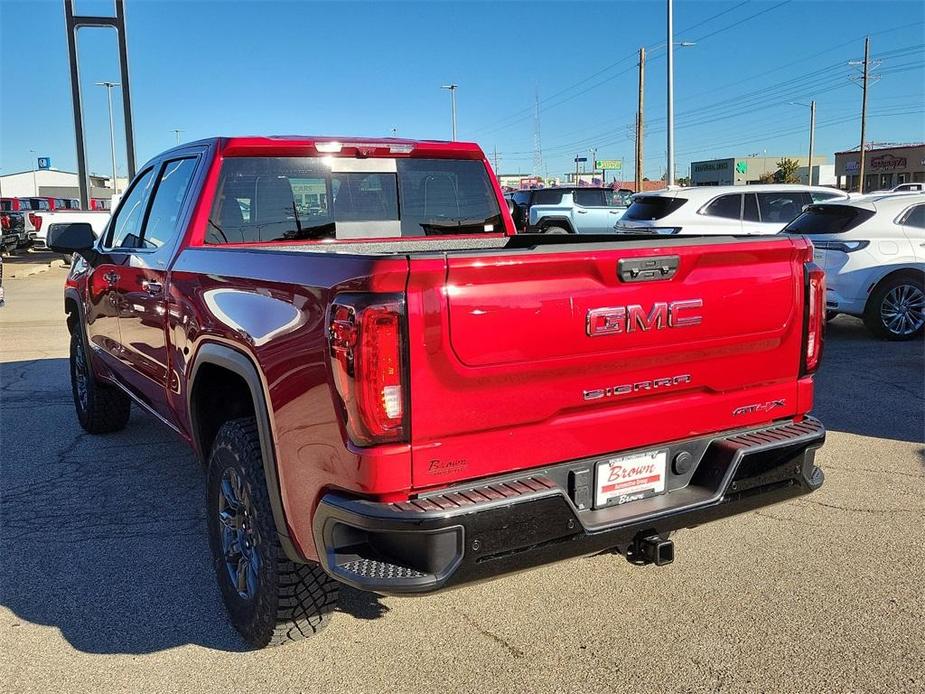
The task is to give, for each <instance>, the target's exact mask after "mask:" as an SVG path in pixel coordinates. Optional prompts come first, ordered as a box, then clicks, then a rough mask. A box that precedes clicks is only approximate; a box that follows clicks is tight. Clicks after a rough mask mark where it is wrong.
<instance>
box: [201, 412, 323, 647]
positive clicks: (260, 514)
mask: <svg viewBox="0 0 925 694" xmlns="http://www.w3.org/2000/svg"><path fill="white" fill-rule="evenodd" d="M207 504H208V506H207V509H208V525H209V545H210V547H211V550H212V559H213V564H214V568H215V575H216V578H217V579H218V584H219V588H220V589H221V592H222V599H223V600H224V602H225V608H226V610H227V612H228V617H229V619H230V621H231V624H232V626H234V628H235V629H236V630H237V631H238V633H240V634H241V636H242V637H243V638H244V640H245V641H247V642H248V643H249V644H250V645H252V646H254V647H256V648H263V647H265V646H279V645H282V644H285V643H289V642H292V641H299V640H301V639H304V638H307V637H309V636H313V635H314V634H317V633H318V632H319V631H321V630H322V629H323V628H324V627H325V626H327V624H328V622H329V621H330V619H331V614H332V613H333V612H334V608H335V607H336V605H337V587H338V584H337V582H336V581H335V580H334V579H332V578H331V577H330V576H328V575H327V574H326V573H325V572H324V571H323V570H322V569H321V566H320V565H318V564H317V563H314V562H311V563H305V564H301V563H296V562H293V561H291V560H290V559H289V558H288V557H287V556H286V554H285V552H284V551H283V548H282V547H281V546H280V544H279V540H278V538H277V534H276V524H275V522H274V521H273V511H272V509H271V507H270V498H269V494H268V492H267V484H266V478H265V477H264V473H263V457H262V455H261V451H260V438H259V435H258V433H257V422H256V420H255V419H254V418H253V417H247V418H242V419H234V420H231V421H229V422H226V423H225V424H223V425H222V427H221V429H219V432H218V434H217V435H216V437H215V442H214V444H213V445H212V452H211V454H210V456H209V469H208V490H207Z"/></svg>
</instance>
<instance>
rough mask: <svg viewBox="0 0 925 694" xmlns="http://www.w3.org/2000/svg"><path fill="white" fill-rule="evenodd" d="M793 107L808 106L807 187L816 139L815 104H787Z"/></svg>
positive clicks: (795, 102)
mask: <svg viewBox="0 0 925 694" xmlns="http://www.w3.org/2000/svg"><path fill="white" fill-rule="evenodd" d="M789 103H791V104H793V105H794V106H809V160H808V161H807V165H808V166H807V169H808V170H809V175H808V176H807V177H806V180H807V183H809V185H812V184H813V144H814V142H815V139H816V102H815V100H813V101H810V102H809V103H808V104H804V103H802V102H800V101H791V102H789Z"/></svg>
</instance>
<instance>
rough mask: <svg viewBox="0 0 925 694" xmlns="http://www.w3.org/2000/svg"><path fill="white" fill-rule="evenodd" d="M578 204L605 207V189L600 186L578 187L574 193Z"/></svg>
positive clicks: (573, 195)
mask: <svg viewBox="0 0 925 694" xmlns="http://www.w3.org/2000/svg"><path fill="white" fill-rule="evenodd" d="M572 197H573V198H574V200H575V204H576V205H580V206H581V207H603V206H604V191H603V190H600V189H598V188H578V189H577V190H575V191H574V192H573V193H572Z"/></svg>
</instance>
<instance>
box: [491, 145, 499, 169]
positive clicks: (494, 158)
mask: <svg viewBox="0 0 925 694" xmlns="http://www.w3.org/2000/svg"><path fill="white" fill-rule="evenodd" d="M492 161H493V162H494V163H495V176H497V175H498V171H499V169H498V145H495V147H494V149H493V150H492Z"/></svg>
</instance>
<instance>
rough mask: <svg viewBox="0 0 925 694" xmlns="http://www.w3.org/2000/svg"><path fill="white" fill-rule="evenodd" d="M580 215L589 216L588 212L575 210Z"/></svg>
mask: <svg viewBox="0 0 925 694" xmlns="http://www.w3.org/2000/svg"><path fill="white" fill-rule="evenodd" d="M575 211H576V212H577V213H578V214H588V211H587V210H575Z"/></svg>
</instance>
